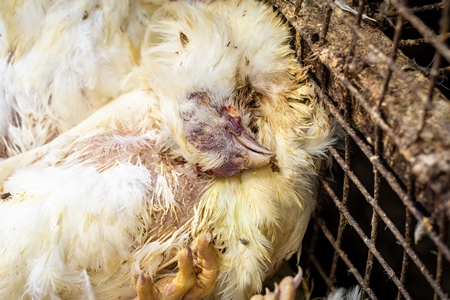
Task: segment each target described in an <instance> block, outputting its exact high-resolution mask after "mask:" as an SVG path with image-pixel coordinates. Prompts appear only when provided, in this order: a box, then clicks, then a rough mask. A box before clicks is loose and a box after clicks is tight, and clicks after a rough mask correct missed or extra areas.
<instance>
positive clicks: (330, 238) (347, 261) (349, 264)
mask: <svg viewBox="0 0 450 300" xmlns="http://www.w3.org/2000/svg"><path fill="white" fill-rule="evenodd" d="M324 187H325V189H327V187H328V188H329V190H330V192H331V194H330V193H329V194H330V196H331V197H332V198H333V196H334V197H335V198H337V196H336V194H334V192H333V190H332V189H331V188H330V187H329V186H328V184H327V185H326V186H325V185H324ZM327 192H328V189H327ZM338 202H340V201H339V200H338ZM314 219H315V221H316V222H317V224H318V225H319V226H320V229H322V232H323V234H324V235H325V237H326V238H327V239H328V241H329V242H330V244H331V245H332V246H333V248H334V250H336V251H337V252H338V253H339V256H340V257H341V259H342V261H343V262H344V263H345V264H346V265H347V267H348V270H349V271H350V273H352V274H353V276H355V278H356V280H357V281H358V283H359V285H361V287H362V288H363V289H364V291H366V293H367V294H368V295H369V297H370V298H371V299H373V300H375V299H378V298H377V296H375V293H374V292H373V290H372V289H371V288H370V287H369V286H368V285H367V284H366V283H365V282H364V279H363V278H362V276H361V274H360V273H359V272H358V270H357V269H356V268H355V266H354V265H353V263H352V262H351V261H350V259H349V258H348V256H347V254H345V252H344V251H343V250H342V249H341V248H340V247H339V246H338V245H337V244H336V241H335V239H334V238H333V235H332V234H331V232H330V231H329V230H328V228H327V226H326V224H325V221H324V220H323V219H321V218H319V217H317V216H316V217H314Z"/></svg>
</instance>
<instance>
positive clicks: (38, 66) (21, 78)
mask: <svg viewBox="0 0 450 300" xmlns="http://www.w3.org/2000/svg"><path fill="white" fill-rule="evenodd" d="M148 22H149V12H147V11H146V10H145V9H144V8H143V7H141V5H140V1H138V0H127V1H117V0H114V1H103V0H95V1H90V0H77V1H61V0H56V1H50V0H38V1H34V0H23V1H17V0H7V1H2V3H1V4H0V34H1V35H0V74H1V75H0V136H1V137H2V139H1V140H0V158H1V157H3V158H5V157H10V156H13V155H16V154H19V153H22V152H25V151H27V150H30V149H33V148H35V147H38V146H41V145H44V144H45V143H47V142H49V141H50V140H52V139H53V138H54V137H56V136H58V135H59V134H60V133H62V132H65V131H67V130H68V129H70V128H72V127H73V126H75V125H76V124H78V123H79V122H80V121H82V120H84V119H85V118H86V117H87V116H89V115H90V114H92V113H93V112H94V111H95V110H97V109H98V108H100V107H101V106H103V105H104V104H105V103H107V102H108V101H110V100H111V99H114V98H116V97H117V96H118V95H119V92H120V87H121V81H122V80H123V77H124V76H125V75H127V74H128V73H129V72H130V71H131V69H132V68H133V67H134V66H136V65H137V63H138V59H139V48H140V43H141V40H142V37H143V35H144V32H145V28H146V26H147V23H148Z"/></svg>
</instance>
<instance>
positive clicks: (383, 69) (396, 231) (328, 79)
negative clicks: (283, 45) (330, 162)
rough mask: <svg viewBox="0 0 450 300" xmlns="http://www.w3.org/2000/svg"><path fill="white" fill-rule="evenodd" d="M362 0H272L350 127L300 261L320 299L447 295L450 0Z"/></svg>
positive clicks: (334, 110)
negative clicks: (341, 294) (328, 295)
mask: <svg viewBox="0 0 450 300" xmlns="http://www.w3.org/2000/svg"><path fill="white" fill-rule="evenodd" d="M353 2H355V1H353ZM353 2H352V1H343V0H335V1H331V0H323V1H313V0H296V1H289V0H272V3H273V5H274V6H275V7H276V8H277V9H278V10H279V11H280V12H281V13H282V14H283V15H284V16H285V18H286V19H287V20H288V21H289V23H290V24H291V25H292V27H293V29H294V31H295V34H296V44H297V47H298V57H299V61H300V62H301V63H302V64H304V65H307V66H309V68H310V74H311V78H312V80H311V81H312V84H313V86H314V89H315V91H316V93H317V95H318V97H319V98H320V99H321V100H322V101H323V103H325V105H326V106H327V107H328V108H329V110H330V112H331V114H332V115H333V116H334V118H335V119H336V121H337V122H338V123H339V124H340V126H341V127H342V129H343V131H344V132H345V134H344V137H343V140H344V147H343V148H344V149H343V150H342V149H336V147H330V149H329V150H330V153H331V156H332V157H333V159H334V164H335V165H336V166H338V168H337V169H338V170H337V171H336V173H337V174H335V176H334V180H331V181H330V180H322V181H321V184H322V191H323V196H322V197H320V199H319V202H318V205H319V208H318V210H317V212H316V214H315V216H314V218H313V220H312V222H311V224H310V227H309V228H308V232H307V235H306V237H305V240H304V244H303V254H302V260H301V265H302V267H303V268H304V269H306V270H307V271H308V272H310V278H311V279H310V281H313V282H314V289H313V295H312V298H314V296H315V294H316V296H323V295H324V294H325V292H324V291H326V290H328V291H330V290H333V289H335V288H336V287H338V286H343V287H350V286H352V285H355V284H359V285H360V286H361V287H362V289H363V292H364V295H363V298H370V299H449V293H450V249H449V248H450V247H449V244H450V243H449V218H450V102H449V100H448V98H450V90H449V88H450V85H449V81H448V77H447V76H448V75H449V73H450V72H449V71H450V67H449V65H450V64H449V63H450V50H449V42H448V40H449V36H450V34H449V25H450V12H449V11H450V1H449V0H447V1H444V0H443V1H441V2H439V1H409V3H407V2H406V1H401V0H384V1H380V0H379V1H367V0H360V1H359V2H358V1H356V3H353ZM351 9H354V11H353V13H351V12H349V11H350V10H351ZM407 55H408V56H407Z"/></svg>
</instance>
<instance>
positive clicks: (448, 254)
mask: <svg viewBox="0 0 450 300" xmlns="http://www.w3.org/2000/svg"><path fill="white" fill-rule="evenodd" d="M273 3H274V5H275V6H277V7H278V9H279V10H280V11H281V12H282V13H283V14H284V15H285V16H286V18H287V19H288V20H289V22H290V23H291V24H293V26H294V27H295V29H296V31H297V35H298V38H300V39H303V40H306V43H307V44H308V45H307V46H308V47H310V48H311V49H314V48H316V49H318V48H317V45H315V44H319V45H324V44H326V43H327V34H328V32H329V30H332V29H330V20H331V19H332V18H337V19H338V20H339V22H341V23H343V24H344V25H345V26H346V28H348V30H349V31H351V33H352V39H351V43H350V45H349V47H348V48H347V50H346V51H347V54H346V57H345V59H344V63H343V64H344V68H343V70H341V71H335V70H334V69H333V65H327V62H326V61H324V60H321V62H320V63H322V64H324V65H325V67H326V69H327V72H329V73H331V76H333V78H335V79H336V80H337V81H338V83H339V85H340V86H341V87H344V88H343V89H342V90H341V91H342V93H343V94H344V95H343V96H342V98H341V99H343V101H339V99H338V100H336V99H333V97H332V96H330V94H332V93H330V91H327V90H326V87H324V86H323V84H322V83H323V81H321V80H320V78H319V79H317V77H321V76H322V75H321V74H318V73H321V72H323V70H320V68H312V73H313V75H316V76H313V77H315V78H316V80H312V84H313V86H314V88H315V91H316V93H317V95H318V96H319V98H320V99H321V100H322V101H323V102H324V103H325V104H326V106H327V107H328V108H329V110H330V112H331V113H332V115H333V116H334V117H335V118H336V120H337V122H338V123H339V124H340V125H341V127H342V128H343V130H344V131H345V137H344V143H345V146H344V153H343V156H342V155H341V154H340V152H342V151H338V150H337V149H335V148H334V147H331V148H330V153H331V155H332V156H333V158H334V160H335V161H336V162H337V163H338V165H339V166H340V167H341V168H342V170H343V171H344V178H343V184H342V193H341V197H339V196H338V195H337V192H336V189H335V188H333V187H332V186H330V184H329V183H328V182H327V181H322V186H323V188H324V190H325V191H326V193H327V194H328V195H329V196H330V198H331V199H332V201H333V202H334V204H335V206H336V207H337V209H338V211H339V222H338V223H339V225H338V228H337V233H336V234H335V235H333V233H332V231H333V230H330V228H329V227H327V220H325V219H324V218H322V217H321V216H319V215H316V216H315V218H314V220H315V222H314V225H313V228H312V239H311V240H310V242H309V244H308V245H305V246H304V248H306V249H305V250H304V251H305V252H306V254H307V256H308V260H309V261H310V262H311V263H312V265H314V266H315V268H316V269H317V272H318V273H319V274H320V276H321V277H322V279H323V280H324V282H325V283H326V285H327V286H328V288H329V289H334V288H335V284H336V281H337V280H336V270H337V268H338V263H339V260H342V261H343V262H344V263H345V265H346V266H347V268H348V271H349V272H350V273H351V274H353V276H354V277H355V278H356V280H357V282H358V284H359V285H361V287H362V288H363V290H364V293H365V294H366V295H367V296H368V297H370V299H378V298H381V299H385V298H384V297H383V292H382V291H375V290H373V289H372V288H371V285H372V284H371V278H372V276H371V275H376V274H372V268H373V266H374V262H376V263H378V264H380V265H381V267H382V269H383V270H384V272H385V273H386V274H387V276H388V277H389V279H390V280H391V281H392V282H393V283H394V284H395V286H396V288H397V290H398V293H397V299H413V296H415V295H411V293H410V292H409V291H408V290H407V289H406V288H405V284H406V279H407V273H408V267H409V265H410V264H411V263H412V264H414V265H415V266H416V267H417V268H418V269H419V270H420V272H421V274H422V276H423V278H424V279H425V281H426V283H428V285H429V286H430V287H431V289H432V291H433V292H432V293H433V295H434V299H449V296H448V292H449V291H450V289H449V287H446V288H445V289H444V286H443V284H442V280H443V276H444V275H443V274H444V265H445V264H448V263H449V262H450V250H449V246H448V243H447V242H446V241H447V239H448V235H447V232H448V219H447V218H446V217H445V210H444V209H445V205H444V206H439V205H438V206H437V207H434V209H428V211H427V210H425V209H421V207H420V205H418V203H417V202H416V200H417V199H418V198H419V197H420V195H418V194H420V192H418V189H417V187H416V184H417V181H416V177H415V175H414V173H413V171H412V168H413V166H412V165H411V164H406V167H404V169H403V170H404V174H399V171H398V170H399V168H397V169H395V168H391V167H392V166H391V165H389V164H387V163H386V160H385V159H383V155H385V152H384V150H385V149H383V148H384V146H385V144H386V143H385V140H386V137H387V138H388V139H389V141H390V142H392V143H393V144H395V147H396V151H397V152H401V151H402V148H404V147H405V143H404V142H403V143H402V142H401V141H399V140H400V138H399V137H398V133H396V132H395V130H394V129H393V128H392V126H391V125H389V124H388V122H387V121H385V117H384V115H383V113H382V111H381V107H382V105H383V101H384V100H385V97H386V94H387V92H388V90H389V85H390V83H391V81H392V78H393V77H396V78H397V79H399V80H402V81H404V82H406V84H407V86H408V88H409V89H410V90H411V91H413V92H414V94H415V95H416V101H417V102H418V103H420V104H421V107H422V110H423V112H422V117H421V118H420V119H419V120H418V123H417V127H416V128H415V135H413V136H411V135H409V136H408V137H409V139H410V141H409V142H408V143H407V144H406V145H410V144H411V143H413V142H415V141H417V140H418V139H419V138H420V135H421V133H422V131H423V130H424V126H425V122H426V120H427V118H429V117H430V116H429V111H430V110H431V106H432V105H431V103H432V101H433V96H434V95H435V93H436V89H435V85H436V80H437V78H438V76H439V75H440V72H442V71H443V70H442V68H441V69H439V68H440V66H441V61H442V59H445V60H446V61H447V62H449V63H450V50H449V48H448V46H447V45H446V44H445V40H446V38H447V37H448V36H449V34H448V30H449V24H450V21H449V16H450V1H442V2H441V3H437V4H432V5H433V7H431V6H429V7H416V8H413V9H410V8H408V7H407V6H406V5H405V4H404V3H403V2H401V1H399V0H390V4H391V5H393V6H394V7H395V11H396V14H397V21H396V24H395V25H393V26H394V27H395V34H394V38H393V41H392V47H391V49H390V53H389V54H388V55H387V54H385V51H383V50H381V49H379V48H378V47H377V46H376V45H374V44H373V43H372V42H371V40H370V38H369V37H367V36H366V35H365V34H364V32H363V31H362V30H361V21H362V15H363V12H364V8H365V7H366V1H364V0H362V1H359V7H358V14H357V16H356V17H355V18H354V19H355V20H354V21H351V20H352V18H349V15H347V14H342V12H341V10H340V8H339V7H338V6H336V4H335V3H334V2H333V1H331V0H327V1H324V3H326V5H323V6H322V7H321V9H322V11H323V9H324V8H326V13H325V15H324V17H323V18H322V19H318V20H317V22H318V24H319V23H322V24H321V30H320V37H317V35H318V33H317V31H314V32H313V33H311V28H310V27H308V28H306V27H303V26H302V25H301V24H300V25H299V22H300V21H301V18H300V17H298V16H299V15H301V14H302V10H303V11H306V12H303V13H304V14H307V13H310V11H308V7H309V6H312V5H315V4H313V3H311V2H310V1H303V0H300V1H297V2H295V3H292V2H286V1H278V0H274V1H273ZM322 4H323V3H322ZM322 4H317V5H322ZM430 7H431V8H435V7H437V8H439V9H442V17H441V19H440V31H439V34H435V33H434V32H433V31H432V30H431V29H429V28H428V27H427V26H426V25H425V24H424V23H423V22H422V21H421V20H420V19H419V18H418V17H416V16H415V15H414V12H417V11H420V10H425V9H430ZM405 20H406V21H407V22H409V23H410V24H411V25H412V26H414V27H415V28H416V30H417V31H418V32H419V33H420V34H421V35H422V36H423V40H419V41H418V42H423V41H426V42H428V43H430V44H431V45H432V46H433V47H434V48H435V49H436V55H435V59H434V62H433V65H432V67H431V70H429V71H428V72H429V73H428V74H426V75H429V76H428V80H429V81H428V82H429V85H428V88H427V89H424V88H423V86H420V85H418V84H416V83H415V82H414V81H412V80H410V79H409V77H408V76H407V75H406V74H405V72H404V70H402V68H401V67H400V66H399V65H397V64H396V59H397V57H398V55H399V51H398V48H399V45H400V44H402V43H403V44H407V43H409V44H411V43H414V42H415V41H411V40H401V33H402V25H403V23H404V21H405ZM305 28H306V29H305ZM358 41H360V42H361V41H362V42H363V44H364V46H365V47H366V48H367V49H368V53H369V54H368V55H372V56H375V57H376V58H377V60H379V61H380V62H381V63H384V64H385V65H386V66H387V68H386V71H385V73H384V74H381V75H382V78H383V80H382V85H380V87H379V88H380V92H379V97H378V98H377V99H372V101H367V98H366V97H365V95H364V94H363V93H362V92H361V89H360V87H359V86H358V85H356V84H354V82H353V81H352V74H351V72H352V71H351V70H349V66H351V61H352V59H353V57H354V55H355V51H356V50H357V49H356V47H357V42H358ZM311 52H312V53H313V54H312V55H313V56H314V50H311ZM318 56H319V55H316V57H313V58H311V54H310V57H309V58H310V59H311V60H320V59H318ZM314 63H315V62H314ZM314 63H313V64H314ZM445 68H448V67H444V68H443V69H445ZM315 71H316V74H314V72H315ZM444 71H445V70H444ZM334 88H335V89H336V87H334ZM355 102H356V103H359V104H360V106H361V107H362V109H363V110H364V111H365V113H366V114H367V115H368V116H369V119H368V120H367V122H371V123H372V124H373V136H374V139H373V140H372V139H370V138H369V137H361V134H360V133H359V132H358V131H357V130H355V129H354V127H355V126H352V124H354V118H353V117H354V115H353V114H352V109H353V107H354V105H355ZM446 130H448V128H447V129H446ZM352 144H355V145H356V146H357V147H358V148H359V149H361V151H362V153H363V154H364V155H365V156H366V157H367V159H369V161H370V162H371V164H372V166H373V192H372V193H370V192H369V190H368V189H367V188H366V187H365V186H364V184H362V183H361V180H360V178H359V177H360V174H359V175H358V174H356V173H355V172H354V171H353V170H352V156H353V155H352V146H351V145H352ZM396 171H397V172H396ZM382 180H385V181H386V182H387V183H388V185H389V186H390V188H391V189H392V190H393V191H394V192H395V194H396V195H397V196H398V200H397V201H401V202H402V203H403V206H404V216H405V224H404V227H403V228H402V229H399V226H398V224H396V223H395V222H393V221H392V219H391V218H390V217H389V216H388V214H386V212H385V211H384V210H383V208H382V207H381V206H380V205H379V202H380V189H381V181H382ZM350 185H354V186H355V187H356V188H357V189H358V190H359V191H360V193H361V194H362V196H363V198H364V199H365V200H366V201H367V203H368V204H369V205H370V206H371V208H372V216H371V222H370V224H371V225H372V226H371V230H370V233H369V234H366V233H365V231H364V230H363V229H362V228H361V226H360V225H359V224H358V222H357V221H356V220H355V218H354V216H353V215H352V213H350V211H349V209H348V206H347V203H348V201H349V191H350ZM441 192H443V191H441ZM437 198H438V199H439V200H440V201H441V202H445V200H448V199H445V198H444V197H437ZM428 208H429V207H428ZM429 216H431V217H430V218H429ZM380 219H381V221H382V222H383V223H384V224H385V225H386V227H387V228H388V229H389V230H390V231H391V232H392V234H393V235H394V236H395V240H396V241H397V243H398V244H400V245H401V247H402V248H403V255H402V262H401V268H400V270H394V269H393V267H391V265H390V263H389V262H388V260H387V259H386V257H385V256H386V255H384V256H383V255H382V254H381V253H380V251H379V250H378V249H377V242H378V235H379V230H378V228H379V226H378V223H379V221H380ZM431 219H432V220H434V222H435V226H432V225H431V223H430V220H431ZM416 222H418V223H419V224H421V226H422V227H425V230H424V231H425V232H426V235H427V236H428V238H429V239H430V240H431V241H432V242H433V243H434V245H435V247H436V252H437V254H436V262H435V265H436V268H435V270H431V269H430V264H428V263H426V262H424V261H423V260H422V258H421V255H420V254H418V253H417V252H416V251H417V250H416V249H415V248H413V246H412V238H411V237H412V235H413V225H414V223H416ZM347 224H349V225H350V226H351V228H353V229H354V230H355V231H356V233H357V234H358V236H359V238H360V239H361V240H362V241H363V242H364V245H365V246H366V247H367V249H366V250H367V258H366V263H365V269H364V270H362V269H361V268H359V269H358V268H357V267H356V266H355V264H354V263H353V261H352V259H351V258H349V256H348V255H347V253H346V252H345V251H344V250H343V248H344V247H343V245H342V242H343V234H344V231H345V229H346V227H347ZM319 231H320V232H321V233H322V234H323V235H324V236H325V237H326V239H327V240H328V242H329V243H330V244H331V245H332V247H333V248H334V254H333V258H332V261H331V264H330V270H329V272H327V271H326V270H325V267H323V264H322V262H321V261H322V260H323V258H322V257H318V256H316V255H315V253H316V247H317V236H318V234H319ZM373 280H374V279H372V282H373ZM377 296H378V297H377Z"/></svg>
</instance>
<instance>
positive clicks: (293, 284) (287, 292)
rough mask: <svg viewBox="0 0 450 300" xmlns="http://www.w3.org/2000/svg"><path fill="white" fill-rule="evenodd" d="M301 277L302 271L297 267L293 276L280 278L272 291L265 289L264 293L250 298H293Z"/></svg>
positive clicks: (260, 299) (285, 299) (292, 299)
mask: <svg viewBox="0 0 450 300" xmlns="http://www.w3.org/2000/svg"><path fill="white" fill-rule="evenodd" d="M302 279H303V271H302V269H301V268H299V269H298V273H297V275H295V277H292V276H287V277H284V278H283V280H281V282H280V284H279V285H276V284H275V290H274V291H273V292H271V291H269V289H266V295H265V296H263V295H255V296H253V297H252V298H251V299H250V300H294V299H295V291H296V289H297V288H298V287H299V285H300V283H301V282H302Z"/></svg>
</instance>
